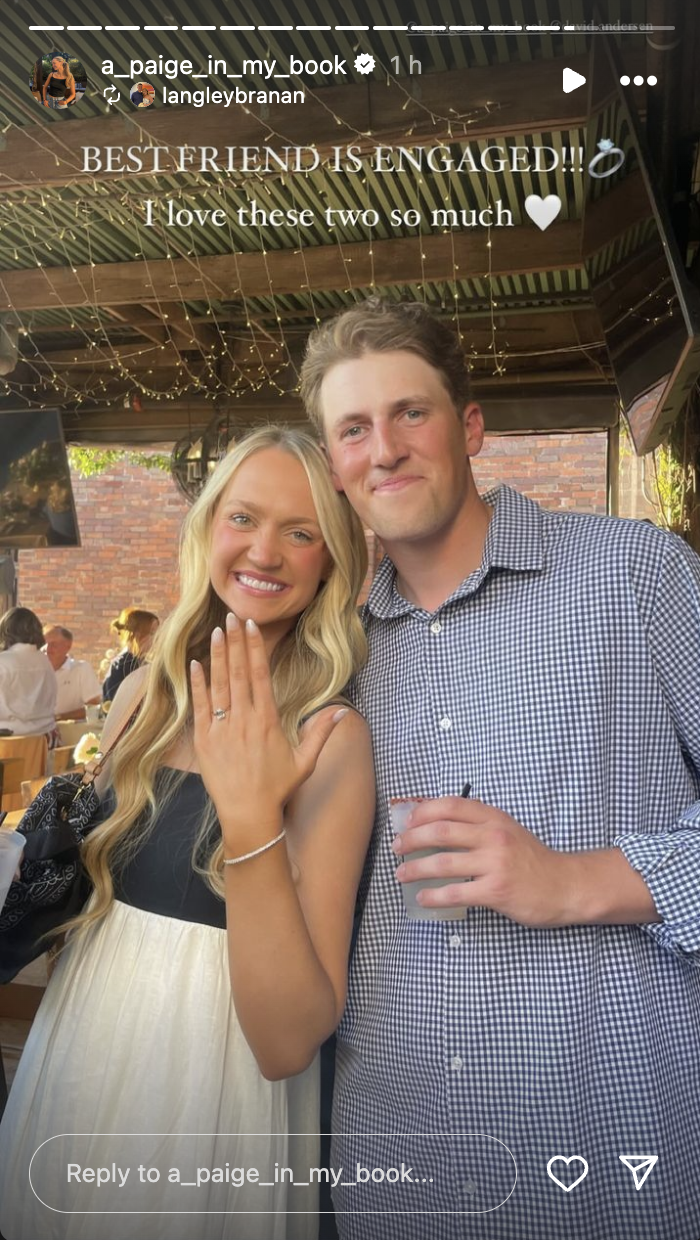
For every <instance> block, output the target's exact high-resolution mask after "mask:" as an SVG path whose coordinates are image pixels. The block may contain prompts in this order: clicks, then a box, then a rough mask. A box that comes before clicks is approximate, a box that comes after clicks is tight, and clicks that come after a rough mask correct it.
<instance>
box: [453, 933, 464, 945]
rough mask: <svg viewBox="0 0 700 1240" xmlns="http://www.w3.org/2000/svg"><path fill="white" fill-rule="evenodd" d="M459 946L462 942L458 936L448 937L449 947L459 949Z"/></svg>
mask: <svg viewBox="0 0 700 1240" xmlns="http://www.w3.org/2000/svg"><path fill="white" fill-rule="evenodd" d="M461 945H462V940H461V939H460V937H459V935H458V934H451V935H450V947H461Z"/></svg>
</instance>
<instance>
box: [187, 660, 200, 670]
mask: <svg viewBox="0 0 700 1240" xmlns="http://www.w3.org/2000/svg"><path fill="white" fill-rule="evenodd" d="M201 669H202V665H201V663H198V662H197V660H196V659H190V672H199V671H201Z"/></svg>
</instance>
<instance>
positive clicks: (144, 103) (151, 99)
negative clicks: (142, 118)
mask: <svg viewBox="0 0 700 1240" xmlns="http://www.w3.org/2000/svg"><path fill="white" fill-rule="evenodd" d="M129 98H130V99H131V102H132V103H133V105H134V107H136V108H150V106H151V104H152V103H155V101H156V92H155V87H154V86H151V83H150V82H134V85H133V86H132V88H131V90H130V91H129Z"/></svg>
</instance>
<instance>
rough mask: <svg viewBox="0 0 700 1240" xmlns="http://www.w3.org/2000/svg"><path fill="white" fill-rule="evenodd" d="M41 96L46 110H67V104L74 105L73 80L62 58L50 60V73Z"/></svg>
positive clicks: (68, 67)
mask: <svg viewBox="0 0 700 1240" xmlns="http://www.w3.org/2000/svg"><path fill="white" fill-rule="evenodd" d="M41 95H42V99H43V100H44V106H45V107H47V108H67V107H68V104H69V103H75V78H74V77H73V74H72V73H71V71H70V66H69V64H68V61H67V60H66V59H65V58H64V57H63V56H53V57H52V58H51V72H50V74H49V76H48V77H47V79H46V81H45V82H44V85H43V87H42V91H41Z"/></svg>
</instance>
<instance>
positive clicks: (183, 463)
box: [170, 411, 238, 504]
mask: <svg viewBox="0 0 700 1240" xmlns="http://www.w3.org/2000/svg"><path fill="white" fill-rule="evenodd" d="M237 430H238V428H237V427H236V425H235V422H234V419H233V418H232V416H231V414H230V413H229V412H228V411H227V412H226V413H216V414H215V415H214V417H213V418H212V419H211V421H210V422H209V424H208V426H207V428H206V430H205V431H204V432H203V434H201V435H198V434H197V433H196V432H195V433H194V434H189V435H185V436H183V438H182V439H179V440H178V442H177V443H176V444H175V447H174V448H173V451H172V455H171V458H170V473H171V475H172V477H173V479H174V481H175V484H176V486H177V487H178V489H179V490H180V491H181V493H182V494H183V495H184V497H185V499H186V500H188V502H189V503H190V504H193V503H194V501H195V500H196V499H197V497H198V496H199V494H200V492H201V490H202V488H203V486H204V484H205V482H206V481H207V478H208V477H209V475H210V474H212V473H213V471H214V470H215V468H216V466H217V465H218V463H219V461H221V460H222V459H223V458H224V457H225V456H226V454H227V452H228V451H229V449H230V448H231V446H232V444H233V443H234V442H235V438H236V434H237Z"/></svg>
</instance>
